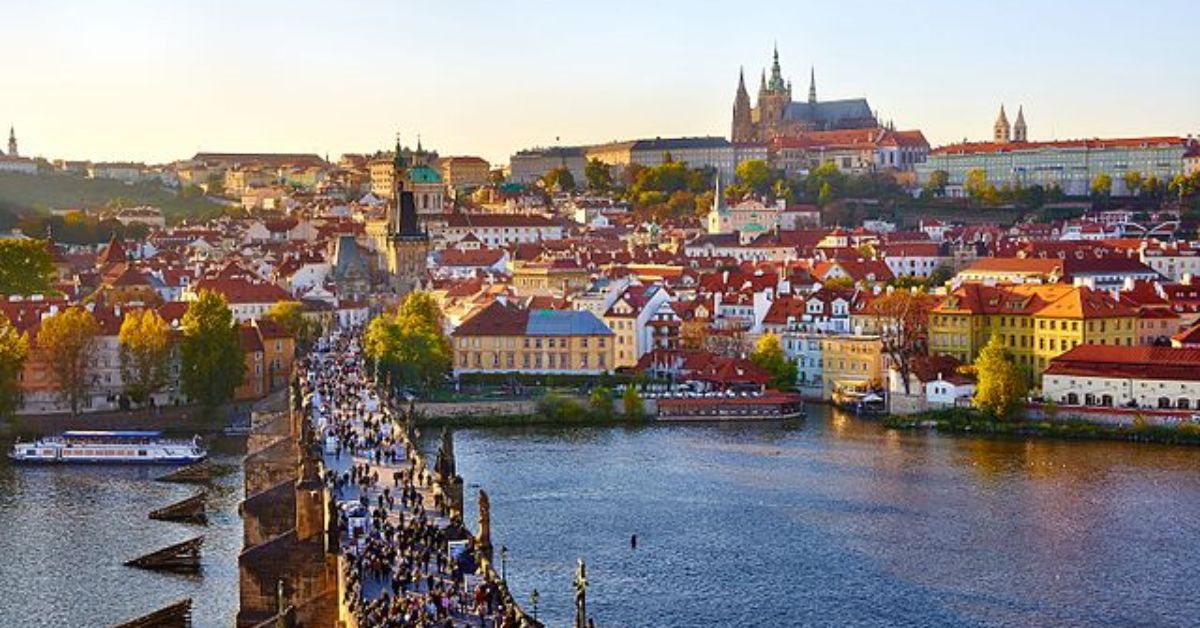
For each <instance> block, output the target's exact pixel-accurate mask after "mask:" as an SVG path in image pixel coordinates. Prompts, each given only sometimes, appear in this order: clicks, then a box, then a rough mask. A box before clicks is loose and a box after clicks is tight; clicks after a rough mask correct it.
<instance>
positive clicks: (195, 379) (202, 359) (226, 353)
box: [179, 290, 246, 413]
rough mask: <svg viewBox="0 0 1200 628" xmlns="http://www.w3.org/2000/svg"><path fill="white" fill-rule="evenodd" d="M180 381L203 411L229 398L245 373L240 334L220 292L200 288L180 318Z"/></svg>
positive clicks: (207, 410) (214, 407)
mask: <svg viewBox="0 0 1200 628" xmlns="http://www.w3.org/2000/svg"><path fill="white" fill-rule="evenodd" d="M180 328H181V330H182V331H183V340H182V341H181V342H180V347H179V353H180V384H181V385H182V388H183V392H184V394H186V395H187V396H188V397H189V398H191V399H192V400H193V401H196V402H199V403H200V405H201V407H202V408H203V410H204V411H205V412H206V413H211V412H212V411H213V410H215V409H216V408H217V407H218V406H220V405H221V404H222V403H225V402H227V401H229V400H230V399H232V398H233V393H234V391H235V390H237V387H238V385H240V384H241V383H242V380H243V378H244V377H245V374H246V362H245V356H244V354H243V352H242V343H241V338H240V335H239V332H238V327H237V322H236V321H235V320H234V318H233V313H232V312H231V311H229V304H228V303H226V301H225V297H224V296H222V295H221V294H220V293H217V292H212V291H209V290H201V291H200V295H199V298H198V299H197V300H195V301H193V302H192V303H191V305H189V306H188V310H187V313H185V314H184V315H183V319H182V320H181V321H180Z"/></svg>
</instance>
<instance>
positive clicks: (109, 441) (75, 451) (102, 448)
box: [8, 430, 208, 464]
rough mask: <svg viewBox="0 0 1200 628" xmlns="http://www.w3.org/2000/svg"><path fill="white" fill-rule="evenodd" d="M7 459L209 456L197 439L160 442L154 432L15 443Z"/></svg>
mask: <svg viewBox="0 0 1200 628" xmlns="http://www.w3.org/2000/svg"><path fill="white" fill-rule="evenodd" d="M8 457H9V458H10V459H12V460H14V461H17V462H67V463H71V462H90V463H113V464H127V463H141V464H191V463H193V462H200V461H201V460H204V459H205V458H206V457H208V452H207V451H206V450H205V449H204V447H203V444H202V443H201V441H200V437H199V436H196V437H193V438H192V439H190V440H185V439H167V438H163V435H162V432H161V431H157V430H154V431H150V430H74V431H68V432H63V433H62V434H60V435H58V436H45V437H42V438H39V439H37V440H35V441H33V442H21V441H18V442H17V443H15V444H14V445H13V448H12V451H10V452H9V454H8Z"/></svg>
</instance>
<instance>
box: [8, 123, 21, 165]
mask: <svg viewBox="0 0 1200 628" xmlns="http://www.w3.org/2000/svg"><path fill="white" fill-rule="evenodd" d="M8 156H9V157H20V155H19V154H17V132H16V130H15V129H14V128H13V127H12V126H9V127H8Z"/></svg>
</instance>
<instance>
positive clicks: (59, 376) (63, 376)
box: [37, 307, 100, 416]
mask: <svg viewBox="0 0 1200 628" xmlns="http://www.w3.org/2000/svg"><path fill="white" fill-rule="evenodd" d="M99 334H100V325H99V323H97V322H96V319H95V317H93V316H92V313H91V312H89V311H87V310H85V309H83V308H81V307H71V308H67V309H66V310H63V311H62V312H61V313H59V314H55V315H54V316H51V317H49V318H47V319H45V320H43V321H42V326H41V328H40V329H39V330H38V334H37V343H38V346H39V347H40V348H41V350H42V352H43V353H44V354H45V356H46V363H47V364H48V365H49V367H50V374H51V376H52V377H53V379H54V385H55V387H56V388H57V390H58V395H59V397H60V398H61V399H62V400H63V401H64V402H65V403H66V404H67V406H68V407H69V408H70V409H71V415H72V416H74V415H77V414H79V408H80V406H82V405H83V402H84V400H86V399H87V396H88V393H89V392H90V391H91V389H92V380H93V378H94V377H95V372H96V356H95V353H96V336H98V335H99Z"/></svg>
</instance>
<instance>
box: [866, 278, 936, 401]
mask: <svg viewBox="0 0 1200 628" xmlns="http://www.w3.org/2000/svg"><path fill="white" fill-rule="evenodd" d="M935 301H936V300H935V298H934V297H932V296H930V295H929V294H926V293H924V292H920V291H911V290H893V291H891V292H888V293H885V294H882V295H880V296H879V297H877V298H875V299H874V300H872V301H871V302H870V303H868V304H867V313H868V314H870V315H871V317H872V318H873V320H874V322H875V329H876V331H877V332H878V333H879V335H880V341H881V342H882V345H883V354H884V355H886V356H887V357H888V359H889V360H890V361H891V363H892V364H894V365H895V366H896V368H897V369H898V370H899V371H900V377H901V378H902V379H903V381H904V394H906V395H908V394H912V391H911V390H909V375H910V374H911V373H912V361H913V358H916V357H919V356H923V355H926V354H927V353H928V351H929V313H930V311H932V310H933V307H934V305H935Z"/></svg>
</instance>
